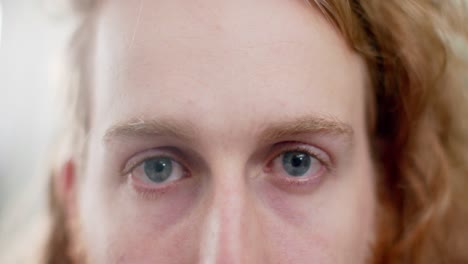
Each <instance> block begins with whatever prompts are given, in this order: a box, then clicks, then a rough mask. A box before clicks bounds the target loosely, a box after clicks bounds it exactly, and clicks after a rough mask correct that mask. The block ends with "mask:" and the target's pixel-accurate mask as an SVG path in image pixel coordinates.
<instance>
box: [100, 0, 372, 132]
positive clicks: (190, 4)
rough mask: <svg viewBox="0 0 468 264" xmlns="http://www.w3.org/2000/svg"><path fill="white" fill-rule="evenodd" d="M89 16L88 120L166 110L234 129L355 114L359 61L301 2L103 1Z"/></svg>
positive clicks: (362, 78) (359, 103)
mask: <svg viewBox="0 0 468 264" xmlns="http://www.w3.org/2000/svg"><path fill="white" fill-rule="evenodd" d="M96 23H97V24H96V40H95V56H94V61H93V64H94V65H93V68H94V78H93V85H92V86H93V87H92V88H93V91H94V92H93V94H94V96H93V100H94V103H93V105H94V106H95V107H94V109H93V112H94V113H93V115H92V116H93V118H92V121H93V122H94V124H95V126H101V127H105V126H110V125H111V124H112V123H115V122H119V121H121V120H122V119H131V118H134V117H144V118H158V117H168V116H170V117H171V118H176V119H180V120H182V121H184V120H187V121H193V120H196V121H197V123H199V124H200V126H205V127H210V128H217V127H219V128H220V129H221V127H224V128H225V129H227V130H229V131H232V129H233V128H232V127H229V126H230V124H232V125H233V126H236V127H245V128H247V129H252V128H253V127H254V126H255V125H256V124H259V123H262V122H267V121H268V120H269V119H272V118H273V119H281V118H287V117H290V116H294V115H304V114H310V113H319V114H322V115H323V114H325V115H332V116H334V117H337V118H339V119H341V120H344V121H346V122H350V123H352V125H357V123H359V122H360V120H359V118H362V109H363V104H364V102H363V97H364V95H363V93H364V86H365V83H366V73H365V67H364V66H363V62H362V61H361V60H360V58H358V57H357V55H355V54H354V53H353V52H352V51H351V50H350V49H349V48H348V47H347V45H346V43H345V41H344V39H343V38H342V37H341V36H340V34H339V33H338V32H337V31H336V30H335V29H334V28H333V27H332V26H331V25H330V24H329V23H328V21H327V20H326V19H325V18H323V16H322V15H321V14H320V13H319V12H318V11H317V10H315V9H314V8H313V7H311V6H308V5H307V4H306V3H305V1H302V0H298V1H286V0H269V1H262V0H256V1H252V0H249V1H243V0H240V1H210V0H200V1H179V0H170V1H169V0H157V1H144V0H141V1H123V0H115V1H105V2H104V3H103V5H102V7H101V8H100V10H99V15H98V16H97V22H96ZM226 120H229V122H226Z"/></svg>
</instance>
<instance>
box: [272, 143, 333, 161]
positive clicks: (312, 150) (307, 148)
mask: <svg viewBox="0 0 468 264" xmlns="http://www.w3.org/2000/svg"><path fill="white" fill-rule="evenodd" d="M270 151H271V152H273V153H275V154H273V155H272V154H269V158H268V159H267V161H269V160H273V159H275V158H277V157H279V156H280V155H281V154H283V153H285V152H288V151H304V152H306V153H308V154H310V155H311V156H314V157H315V158H317V159H318V160H319V161H321V162H323V163H327V164H329V165H331V163H333V159H332V157H331V156H330V154H328V153H327V152H326V151H325V150H322V149H321V148H319V147H316V146H313V145H310V144H307V143H302V142H295V141H292V142H283V143H280V144H277V145H275V146H274V147H273V150H270Z"/></svg>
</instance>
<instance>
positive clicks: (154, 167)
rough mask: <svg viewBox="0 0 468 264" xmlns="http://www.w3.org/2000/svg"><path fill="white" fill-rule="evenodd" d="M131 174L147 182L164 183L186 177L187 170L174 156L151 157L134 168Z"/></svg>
mask: <svg viewBox="0 0 468 264" xmlns="http://www.w3.org/2000/svg"><path fill="white" fill-rule="evenodd" d="M130 174H131V176H132V177H133V178H135V179H136V180H139V181H142V182H144V183H146V184H163V183H168V182H173V181H177V180H179V179H182V178H184V177H185V176H186V175H187V171H186V170H185V168H184V167H183V166H182V165H181V164H180V163H178V162H177V161H175V160H174V159H172V158H169V157H151V158H148V159H146V160H144V161H143V162H141V163H140V164H139V165H137V166H136V167H135V168H133V169H132V170H131V171H130Z"/></svg>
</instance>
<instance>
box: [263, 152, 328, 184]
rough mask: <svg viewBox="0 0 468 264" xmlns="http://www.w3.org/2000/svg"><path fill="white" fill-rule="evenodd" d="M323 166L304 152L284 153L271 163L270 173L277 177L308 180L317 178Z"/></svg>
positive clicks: (312, 156)
mask: <svg viewBox="0 0 468 264" xmlns="http://www.w3.org/2000/svg"><path fill="white" fill-rule="evenodd" d="M323 168H324V165H323V164H322V162H321V161H320V160H319V159H317V158H316V157H315V156H314V155H312V154H310V153H308V152H306V151H286V152H283V153H282V154H281V155H279V156H278V157H276V158H275V159H274V160H273V161H272V166H271V169H272V172H273V173H275V174H276V175H279V176H285V177H294V178H306V177H307V178H310V177H314V176H317V175H318V174H319V173H320V172H322V169H323Z"/></svg>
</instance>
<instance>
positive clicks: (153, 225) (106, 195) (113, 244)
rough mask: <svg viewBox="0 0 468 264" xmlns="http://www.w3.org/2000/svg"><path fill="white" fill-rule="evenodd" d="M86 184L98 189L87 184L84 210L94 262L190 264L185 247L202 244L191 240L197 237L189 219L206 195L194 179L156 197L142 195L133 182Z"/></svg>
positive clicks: (87, 248)
mask: <svg viewBox="0 0 468 264" xmlns="http://www.w3.org/2000/svg"><path fill="white" fill-rule="evenodd" d="M84 184H90V185H91V184H95V185H96V187H87V186H83V187H84V189H87V190H89V191H87V192H83V193H82V195H84V196H85V197H87V198H86V200H84V201H83V202H82V206H81V215H82V216H83V217H81V219H82V220H81V222H82V229H83V230H82V231H83V234H84V236H85V237H84V241H83V242H84V245H85V252H86V254H87V256H88V258H89V259H90V260H92V262H91V263H140V262H141V260H145V261H146V260H147V261H152V262H151V263H179V262H177V261H176V262H173V261H175V260H180V262H182V263H188V262H187V261H185V262H184V261H182V259H180V258H182V257H184V258H187V257H190V254H184V255H183V256H182V255H181V254H180V248H184V251H186V250H187V251H190V247H194V246H196V245H197V243H196V241H189V240H187V239H186V238H187V236H186V234H189V233H190V234H193V230H192V231H188V230H189V229H191V228H192V229H193V225H192V226H191V225H188V223H187V221H186V217H187V216H188V215H190V213H191V212H192V210H193V209H194V207H195V206H194V204H195V203H196V199H194V198H195V197H198V196H199V194H198V192H200V191H202V190H201V189H200V188H198V187H197V185H196V183H195V182H194V181H191V180H190V179H188V180H187V181H186V182H184V183H183V184H184V186H183V187H182V188H177V189H174V190H171V191H168V192H165V193H160V194H158V195H154V196H152V197H151V198H150V197H149V196H148V197H146V196H144V195H145V194H137V193H136V192H135V190H134V189H133V187H132V186H131V185H130V184H126V185H122V186H119V187H118V188H117V189H112V190H106V189H108V188H111V187H106V186H103V185H102V184H104V183H99V181H96V182H92V181H89V182H88V183H84ZM100 184H101V185H100ZM99 186H100V187H99ZM168 260H170V261H168Z"/></svg>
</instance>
